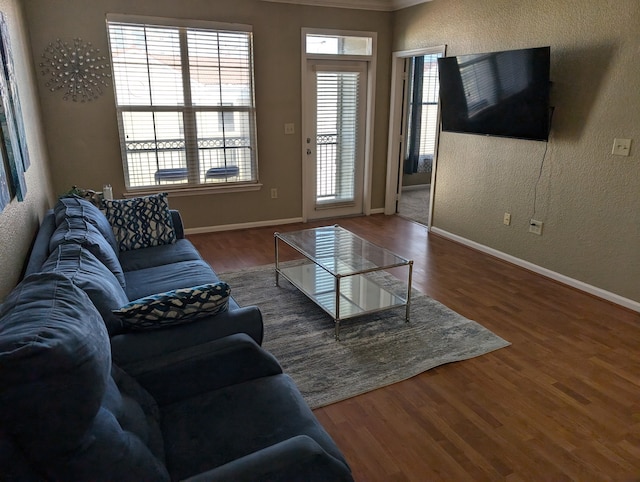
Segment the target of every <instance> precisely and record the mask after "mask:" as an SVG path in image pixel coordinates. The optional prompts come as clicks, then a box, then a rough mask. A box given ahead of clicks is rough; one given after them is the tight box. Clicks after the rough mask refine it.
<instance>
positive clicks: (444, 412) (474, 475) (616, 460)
mask: <svg viewBox="0 0 640 482" xmlns="http://www.w3.org/2000/svg"><path fill="white" fill-rule="evenodd" d="M336 222H338V223H339V224H340V225H341V226H344V227H345V228H347V229H349V230H351V231H353V232H355V233H357V234H359V235H361V236H363V237H365V238H367V239H368V240H370V241H372V242H375V243H377V244H379V245H382V246H384V247H386V248H389V249H391V250H393V251H395V252H397V253H399V254H401V255H403V256H406V257H409V258H412V259H413V260H414V287H415V288H416V289H419V290H420V291H422V292H424V293H426V294H428V295H430V296H431V297H433V298H435V299H436V300H438V301H440V302H442V303H444V304H445V305H447V306H448V307H450V308H452V309H453V310H455V311H457V312H458V313H461V314H462V315H464V316H466V317H468V318H471V319H473V320H475V321H477V322H479V323H481V324H482V325H484V326H485V327H487V328H489V329H490V330H492V331H493V332H495V333H496V334H498V335H500V336H501V337H503V338H505V339H506V340H508V341H510V342H511V343H512V345H511V346H509V347H507V348H503V349H500V350H498V351H495V352H493V353H490V354H487V355H484V356H481V357H478V358H474V359H471V360H467V361H463V362H457V363H453V364H449V365H445V366H442V367H438V368H435V369H433V370H430V371H428V372H425V373H423V374H421V375H419V376H417V377H414V378H412V379H410V380H408V381H405V382H401V383H397V384H394V385H391V386H389V387H386V388H382V389H379V390H375V391H373V392H370V393H367V394H364V395H361V396H358V397H355V398H352V399H349V400H346V401H343V402H340V403H336V404H333V405H329V406H327V407H324V408H321V409H318V410H316V411H315V414H316V416H317V417H318V418H319V419H320V421H321V422H322V424H323V425H324V426H325V427H326V429H327V431H328V432H329V433H330V434H331V436H332V437H333V438H334V440H335V441H336V442H337V444H338V445H339V446H340V448H341V449H342V451H343V452H344V454H345V457H346V458H347V460H348V461H349V463H350V465H351V468H352V470H353V473H354V477H355V478H356V480H358V481H432V480H433V481H436V480H443V481H464V480H509V481H523V480H536V481H538V480H540V481H542V480H544V481H550V480H553V481H561V480H580V481H591V480H594V481H595V480H620V481H622V480H624V481H632V480H635V481H640V314H638V313H635V312H633V311H630V310H626V309H624V308H621V307H618V306H616V305H613V304H610V303H608V302H606V301H603V300H599V299H597V298H594V297H592V296H590V295H587V294H584V293H582V292H579V291H576V290H574V289H572V288H569V287H567V286H564V285H561V284H559V283H556V282H554V281H552V280H549V279H547V278H544V277H542V276H539V275H537V274H534V273H531V272H529V271H527V270H524V269H522V268H519V267H516V266H514V265H511V264H509V263H506V262H503V261H501V260H498V259H496V258H493V257H490V256H487V255H485V254H482V253H479V252H477V251H474V250H472V249H469V248H467V247H465V246H462V245H459V244H457V243H454V242H451V241H449V240H447V239H444V238H441V237H438V236H436V235H433V234H428V233H427V230H426V228H425V227H424V226H421V225H419V224H416V223H413V222H410V221H407V220H404V219H402V218H400V217H398V216H384V215H375V216H369V217H359V218H347V219H340V220H337V221H336ZM322 224H325V225H326V224H331V222H330V221H325V222H323V223H315V224H313V223H309V224H291V225H285V226H277V227H270V228H256V229H248V230H241V231H230V232H222V233H211V234H200V235H193V236H189V239H191V241H192V242H193V243H194V244H195V245H196V247H197V248H198V249H199V250H200V252H201V253H202V254H203V256H204V257H205V259H207V261H209V262H210V263H211V265H212V266H213V267H214V269H216V271H218V272H224V271H231V270H236V269H240V268H243V267H248V266H257V265H262V264H268V263H272V262H273V232H274V231H291V230H296V229H303V228H307V227H313V226H315V225H322Z"/></svg>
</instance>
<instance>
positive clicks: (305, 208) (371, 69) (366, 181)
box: [265, 0, 378, 222]
mask: <svg viewBox="0 0 640 482" xmlns="http://www.w3.org/2000/svg"><path fill="white" fill-rule="evenodd" d="M265 1H271V0H265ZM308 34H311V35H314V34H318V35H323V34H324V35H345V36H353V37H370V38H371V39H372V45H371V55H370V56H357V57H358V61H359V62H366V64H367V67H366V69H367V92H366V102H367V105H366V112H365V121H364V127H365V139H364V166H363V168H364V176H363V186H362V214H364V215H365V216H368V215H370V214H372V210H371V190H372V179H373V144H374V136H373V129H374V125H375V104H376V103H375V96H376V76H377V58H378V33H377V32H372V31H363V30H336V29H323V28H312V27H302V28H301V30H300V39H301V48H300V52H301V62H300V65H301V75H300V78H301V92H302V94H301V95H302V128H301V133H300V134H301V141H302V150H301V156H302V157H301V159H302V216H303V220H304V222H306V221H307V220H308V219H309V212H311V211H310V205H309V204H310V203H309V200H308V199H307V198H308V197H309V188H308V187H307V180H308V179H309V178H310V176H309V169H310V167H309V166H308V162H306V161H307V153H306V151H307V148H308V146H307V143H306V135H307V133H308V132H309V120H308V116H309V109H310V106H309V100H308V98H309V95H308V90H309V75H308V64H309V62H313V61H314V60H315V61H317V60H319V59H320V58H321V59H323V60H327V61H334V60H335V61H336V62H337V63H338V64H339V63H342V62H349V61H350V59H349V57H351V58H353V57H354V56H345V55H335V56H333V55H321V56H317V55H309V54H307V52H306V47H305V46H306V38H307V35H308ZM313 94H314V95H315V92H314V93H313Z"/></svg>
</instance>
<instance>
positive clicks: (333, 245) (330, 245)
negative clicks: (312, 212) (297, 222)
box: [277, 226, 409, 276]
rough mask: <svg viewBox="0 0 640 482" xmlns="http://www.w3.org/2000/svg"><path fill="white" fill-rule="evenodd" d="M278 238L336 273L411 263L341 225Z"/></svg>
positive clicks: (359, 271) (358, 271) (373, 269)
mask: <svg viewBox="0 0 640 482" xmlns="http://www.w3.org/2000/svg"><path fill="white" fill-rule="evenodd" d="M277 237H278V238H280V239H281V240H283V241H284V242H286V243H287V244H289V245H290V246H292V247H294V248H295V249H296V250H298V251H299V252H300V253H302V254H303V255H304V256H306V257H307V258H309V259H310V260H311V261H313V262H314V263H316V264H317V265H319V266H322V267H323V268H324V269H326V270H327V271H328V272H329V273H331V274H332V275H334V276H350V275H353V274H356V273H364V272H367V271H376V270H380V269H389V268H393V267H396V266H404V265H406V264H408V263H409V260H407V259H405V258H403V257H402V256H398V255H397V254H395V253H393V252H391V251H389V250H388V249H385V248H382V247H380V246H377V245H375V244H373V243H371V242H369V241H367V240H365V239H363V238H361V237H359V236H357V235H355V234H353V233H352V232H350V231H347V230H346V229H344V228H342V227H340V226H323V227H320V228H312V229H304V230H302V231H293V232H289V233H277Z"/></svg>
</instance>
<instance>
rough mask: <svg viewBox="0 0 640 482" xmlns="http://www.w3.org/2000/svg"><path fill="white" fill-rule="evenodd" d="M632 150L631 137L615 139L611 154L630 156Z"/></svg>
mask: <svg viewBox="0 0 640 482" xmlns="http://www.w3.org/2000/svg"><path fill="white" fill-rule="evenodd" d="M630 150H631V139H614V140H613V149H612V150H611V154H613V155H614V156H628V155H629V151H630Z"/></svg>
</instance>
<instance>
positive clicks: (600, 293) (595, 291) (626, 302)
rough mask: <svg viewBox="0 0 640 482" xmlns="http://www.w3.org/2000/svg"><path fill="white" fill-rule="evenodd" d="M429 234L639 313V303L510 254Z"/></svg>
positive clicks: (446, 234) (440, 231)
mask: <svg viewBox="0 0 640 482" xmlns="http://www.w3.org/2000/svg"><path fill="white" fill-rule="evenodd" d="M431 232H432V233H434V234H437V235H439V236H442V237H443V238H447V239H450V240H451V241H455V242H457V243H460V244H463V245H465V246H468V247H470V248H473V249H476V250H478V251H481V252H483V253H486V254H489V255H491V256H494V257H496V258H499V259H502V260H504V261H507V262H508V263H511V264H515V265H516V266H520V267H521V268H525V269H528V270H529V271H533V272H534V273H537V274H540V275H542V276H545V277H547V278H550V279H552V280H554V281H558V282H560V283H562V284H565V285H567V286H570V287H572V288H575V289H577V290H580V291H583V292H585V293H588V294H590V295H593V296H596V297H598V298H602V299H604V300H606V301H610V302H611V303H615V304H616V305H620V306H622V307H624V308H628V309H630V310H633V311H637V312H640V302H638V301H634V300H631V299H629V298H625V297H623V296H620V295H617V294H615V293H612V292H610V291H606V290H603V289H602V288H598V287H596V286H593V285H590V284H587V283H585V282H583V281H580V280H577V279H574V278H570V277H569V276H565V275H563V274H560V273H557V272H555V271H551V270H550V269H547V268H543V267H542V266H538V265H537V264H533V263H530V262H529V261H525V260H523V259H520V258H516V257H515V256H511V255H510V254H507V253H503V252H502V251H498V250H497V249H493V248H490V247H488V246H485V245H484V244H480V243H476V242H475V241H471V240H470V239H467V238H463V237H462V236H458V235H457V234H452V233H450V232H448V231H445V230H444V229H440V228H436V227H432V228H431Z"/></svg>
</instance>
